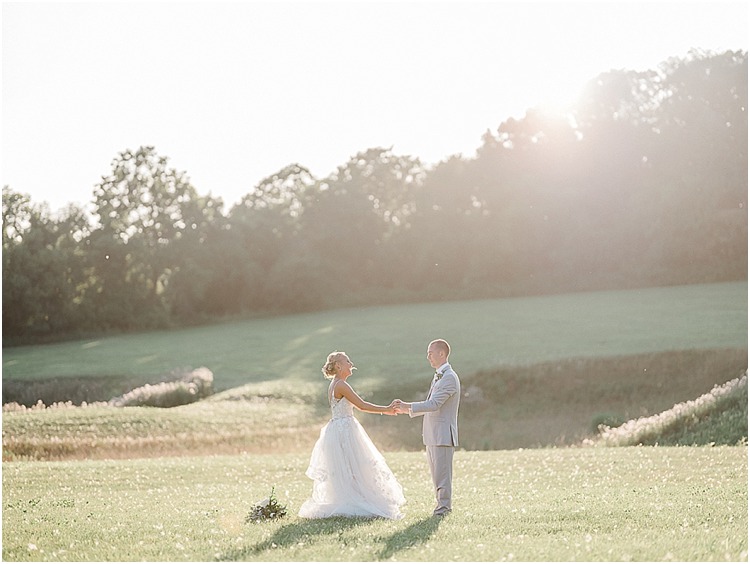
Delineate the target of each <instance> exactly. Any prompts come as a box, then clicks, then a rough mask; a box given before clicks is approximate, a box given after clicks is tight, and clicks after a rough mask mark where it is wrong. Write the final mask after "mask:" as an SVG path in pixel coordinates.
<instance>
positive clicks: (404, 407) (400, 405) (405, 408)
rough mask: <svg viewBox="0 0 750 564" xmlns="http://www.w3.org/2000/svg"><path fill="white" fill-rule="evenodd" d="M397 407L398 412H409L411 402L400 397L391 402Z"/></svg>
mask: <svg viewBox="0 0 750 564" xmlns="http://www.w3.org/2000/svg"><path fill="white" fill-rule="evenodd" d="M391 405H393V406H394V407H395V408H396V413H409V404H408V403H405V402H403V401H401V400H400V399H397V400H393V403H392V404H391Z"/></svg>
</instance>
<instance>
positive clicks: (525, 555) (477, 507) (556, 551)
mask: <svg viewBox="0 0 750 564" xmlns="http://www.w3.org/2000/svg"><path fill="white" fill-rule="evenodd" d="M386 458H387V460H388V463H389V464H390V466H391V468H392V469H393V471H394V472H395V474H396V476H397V477H398V479H399V480H400V482H401V483H402V485H403V486H404V488H405V493H406V497H407V500H408V502H407V506H406V517H405V519H403V520H401V521H385V520H361V519H344V518H334V519H327V520H318V521H304V520H301V519H299V518H298V517H296V512H297V511H298V509H299V507H300V505H301V504H302V502H303V501H304V500H305V499H306V497H307V496H308V495H309V493H310V491H311V484H312V482H310V480H308V479H307V478H305V476H304V470H305V467H306V465H307V457H306V456H303V455H275V454H273V453H268V454H266V455H262V456H250V455H248V456H215V457H200V458H191V457H182V458H170V459H137V460H126V461H112V460H108V461H86V462H55V463H50V462H43V463H40V462H25V463H4V464H3V500H2V503H3V542H2V552H3V559H4V560H12V561H111V560H119V561H138V560H147V561H165V560H166V561H175V560H177V561H214V560H220V561H221V560H245V561H247V560H252V561H374V560H397V561H440V560H449V561H450V560H453V561H498V560H499V561H508V560H518V561H524V560H526V561H529V560H531V561H565V560H577V561H662V560H667V561H709V560H711V561H713V560H728V561H740V560H747V530H748V528H747V526H748V522H747V515H748V513H747V512H748V505H747V448H746V447H713V448H710V447H679V448H671V447H659V448H653V447H628V448H589V449H574V448H566V449H537V450H516V451H501V452H468V451H460V452H458V453H457V455H456V462H455V494H454V498H455V499H454V512H453V514H452V515H450V516H449V517H448V518H446V519H444V520H442V521H438V520H434V519H433V518H431V517H430V514H431V509H432V502H433V500H432V491H431V484H430V480H429V472H428V470H427V465H426V460H425V457H424V454H423V453H388V454H387V455H386ZM272 486H275V488H276V492H277V494H278V497H279V501H280V502H281V503H283V504H285V505H287V508H288V511H289V514H288V515H287V516H286V517H284V518H282V519H281V520H278V521H271V522H263V523H249V524H246V523H245V522H244V518H245V516H246V515H247V513H248V512H249V511H250V509H251V507H252V505H253V504H254V502H256V501H259V500H260V499H262V498H264V497H267V496H268V495H269V493H270V490H271V487H272Z"/></svg>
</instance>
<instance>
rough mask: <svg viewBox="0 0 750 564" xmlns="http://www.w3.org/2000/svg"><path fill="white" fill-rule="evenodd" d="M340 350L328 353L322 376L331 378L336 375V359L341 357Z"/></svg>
mask: <svg viewBox="0 0 750 564" xmlns="http://www.w3.org/2000/svg"><path fill="white" fill-rule="evenodd" d="M341 354H342V353H341V352H340V351H333V352H332V353H331V354H329V355H328V358H327V359H326V363H325V364H324V365H323V369H322V372H323V376H325V377H326V378H328V379H329V380H331V379H332V378H334V377H335V376H336V361H338V359H339V358H340V357H341Z"/></svg>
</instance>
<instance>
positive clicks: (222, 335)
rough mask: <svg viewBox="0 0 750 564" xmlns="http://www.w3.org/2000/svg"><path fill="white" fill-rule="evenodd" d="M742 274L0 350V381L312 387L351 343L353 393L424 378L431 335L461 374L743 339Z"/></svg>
mask: <svg viewBox="0 0 750 564" xmlns="http://www.w3.org/2000/svg"><path fill="white" fill-rule="evenodd" d="M747 295H748V288H747V283H746V282H738V283H726V284H707V285H693V286H678V287H670V288H651V289H642V290H630V291H617V292H594V293H581V294H566V295H560V296H541V297H531V298H514V299H502V300H482V301H469V302H447V303H436V304H421V305H402V306H387V307H371V308H355V309H344V310H337V311H328V312H321V313H311V314H306V315H293V316H285V317H277V318H269V319H251V320H247V321H242V322H233V323H226V324H219V325H212V326H205V327H197V328H191V329H183V330H175V331H164V332H154V333H143V334H133V335H121V336H112V337H107V338H102V339H98V340H88V341H76V342H68V343H60V344H54V345H43V346H30V347H14V348H4V349H3V379H4V380H6V379H23V380H29V379H44V378H52V377H59V376H63V377H78V376H92V377H96V376H132V375H140V376H154V375H160V374H165V373H167V372H169V371H171V370H173V369H175V368H178V367H186V366H187V367H198V366H206V367H208V368H209V369H210V370H212V371H213V373H214V376H215V384H216V387H217V389H229V388H234V387H237V386H241V385H243V384H246V383H253V382H255V383H257V382H264V381H273V380H280V379H283V380H284V381H285V382H287V383H294V385H295V386H296V388H297V389H298V390H299V391H300V392H304V393H316V392H314V391H315V390H318V388H319V383H320V379H321V378H322V377H321V375H320V366H321V365H322V364H323V361H324V360H325V356H326V355H327V354H328V353H329V352H331V351H332V350H335V349H338V350H345V351H347V352H348V353H349V354H350V356H351V357H352V359H353V360H354V362H355V364H356V365H357V366H358V367H359V372H358V373H357V374H356V375H355V379H356V382H357V386H358V389H360V390H363V391H373V390H378V389H383V388H386V387H387V386H388V385H389V383H392V382H396V381H398V382H402V383H403V382H405V381H408V380H415V379H421V378H423V377H424V374H425V372H429V366H428V365H427V362H426V360H425V351H426V346H427V343H428V342H429V341H430V340H431V339H433V338H437V337H442V338H445V339H447V340H448V341H449V342H450V343H451V345H452V346H453V349H454V353H453V355H452V356H451V360H452V363H453V364H454V366H455V367H456V368H457V369H458V370H459V373H464V374H468V373H472V372H475V371H478V370H480V369H488V368H495V367H498V366H513V365H524V364H534V363H539V362H545V361H549V360H556V359H565V358H578V357H610V356H618V355H630V354H638V353H647V352H656V351H665V350H688V349H712V348H746V347H747V319H748V316H747Z"/></svg>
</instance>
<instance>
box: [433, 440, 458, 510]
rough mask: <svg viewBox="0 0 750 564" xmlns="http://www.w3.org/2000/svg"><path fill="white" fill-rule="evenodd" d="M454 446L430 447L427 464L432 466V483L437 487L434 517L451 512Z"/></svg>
mask: <svg viewBox="0 0 750 564" xmlns="http://www.w3.org/2000/svg"><path fill="white" fill-rule="evenodd" d="M455 450H456V447H453V446H428V447H427V462H428V464H429V465H430V473H431V474H432V483H433V484H434V485H435V501H436V502H437V505H436V506H435V511H433V515H443V514H445V513H448V512H449V511H451V496H452V494H453V453H454V452H455Z"/></svg>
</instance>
